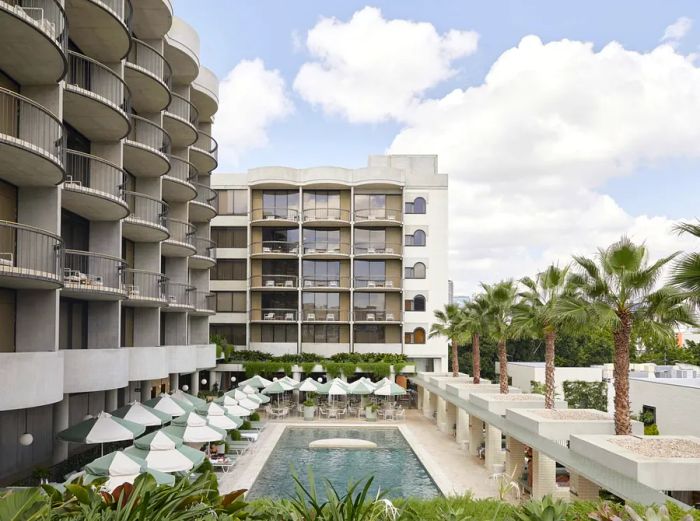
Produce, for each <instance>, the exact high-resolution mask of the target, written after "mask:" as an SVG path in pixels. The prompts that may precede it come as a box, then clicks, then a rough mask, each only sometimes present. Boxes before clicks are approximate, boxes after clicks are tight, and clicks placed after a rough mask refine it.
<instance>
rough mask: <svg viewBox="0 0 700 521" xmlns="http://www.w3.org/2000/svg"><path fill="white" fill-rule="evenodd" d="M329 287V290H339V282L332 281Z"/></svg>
mask: <svg viewBox="0 0 700 521" xmlns="http://www.w3.org/2000/svg"><path fill="white" fill-rule="evenodd" d="M328 287H329V288H337V287H338V281H337V280H331V281H329V282H328Z"/></svg>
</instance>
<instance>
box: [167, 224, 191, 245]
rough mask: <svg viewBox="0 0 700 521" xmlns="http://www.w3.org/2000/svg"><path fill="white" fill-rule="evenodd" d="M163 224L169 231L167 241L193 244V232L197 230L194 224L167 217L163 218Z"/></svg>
mask: <svg viewBox="0 0 700 521" xmlns="http://www.w3.org/2000/svg"><path fill="white" fill-rule="evenodd" d="M165 225H166V226H167V228H168V231H169V232H170V238H169V239H168V240H169V241H176V242H181V243H184V244H189V245H192V246H194V233H195V232H196V231H197V228H196V227H195V225H194V224H190V223H188V222H187V221H181V220H180V219H172V218H170V217H168V218H166V219H165Z"/></svg>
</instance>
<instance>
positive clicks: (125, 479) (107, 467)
mask: <svg viewBox="0 0 700 521" xmlns="http://www.w3.org/2000/svg"><path fill="white" fill-rule="evenodd" d="M143 473H148V474H151V475H152V476H153V477H154V478H155V480H156V483H158V484H164V485H173V484H174V483H175V476H171V475H170V474H165V473H163V472H159V471H157V470H155V469H152V468H149V467H148V463H147V462H146V461H145V460H144V459H142V458H139V457H138V456H135V455H133V454H125V453H124V452H123V451H115V452H112V453H110V454H107V455H106V456H102V457H101V458H97V459H96V460H95V461H93V462H92V463H90V464H89V465H87V466H86V467H85V470H84V472H83V473H82V475H83V480H84V482H85V483H90V482H92V481H95V480H96V479H102V478H107V481H106V482H105V484H104V485H103V486H104V488H106V489H107V490H109V491H112V490H114V489H115V488H117V487H118V486H119V485H123V484H124V483H133V482H134V480H135V479H136V478H137V477H138V476H139V475H140V474H143ZM79 475H80V474H79ZM77 477H78V476H77V475H74V476H72V477H71V480H73V479H75V478H77Z"/></svg>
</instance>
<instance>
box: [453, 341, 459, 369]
mask: <svg viewBox="0 0 700 521" xmlns="http://www.w3.org/2000/svg"><path fill="white" fill-rule="evenodd" d="M452 376H454V377H455V378H457V377H458V376H459V355H458V352H457V341H456V340H455V339H454V338H453V339H452Z"/></svg>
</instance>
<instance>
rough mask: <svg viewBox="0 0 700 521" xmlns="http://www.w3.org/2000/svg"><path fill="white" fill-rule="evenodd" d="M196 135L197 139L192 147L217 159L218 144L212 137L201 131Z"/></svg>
mask: <svg viewBox="0 0 700 521" xmlns="http://www.w3.org/2000/svg"><path fill="white" fill-rule="evenodd" d="M197 134H198V138H197V141H196V142H195V144H194V145H193V146H194V147H196V148H198V149H200V150H204V151H205V152H207V153H209V154H211V155H212V156H214V157H217V156H218V153H217V151H218V150H219V143H217V141H216V139H214V138H213V137H212V136H210V135H209V134H207V133H206V132H202V131H201V130H198V131H197Z"/></svg>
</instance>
